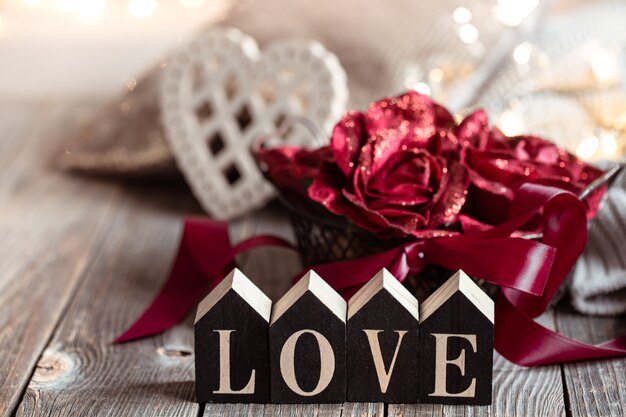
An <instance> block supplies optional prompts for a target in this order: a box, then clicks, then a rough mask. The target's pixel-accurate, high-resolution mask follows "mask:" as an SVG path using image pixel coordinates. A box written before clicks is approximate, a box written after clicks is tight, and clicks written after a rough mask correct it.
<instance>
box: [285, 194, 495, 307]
mask: <svg viewBox="0 0 626 417" xmlns="http://www.w3.org/2000/svg"><path fill="white" fill-rule="evenodd" d="M283 203H284V204H285V206H286V207H287V208H288V209H289V212H290V219H291V224H292V226H293V230H294V234H295V236H296V240H297V243H298V249H299V252H300V257H301V260H302V263H303V265H304V266H305V267H308V266H311V265H317V264H322V263H327V262H335V261H343V260H349V259H358V258H362V257H363V256H368V255H373V254H375V253H378V252H383V251H385V250H388V249H391V248H394V247H396V246H398V245H401V244H403V243H406V242H407V240H406V239H389V240H382V239H380V238H378V237H377V236H376V235H374V234H372V233H370V232H368V231H366V230H363V229H360V228H357V227H355V226H354V225H352V224H351V223H349V222H348V221H347V220H345V219H343V218H341V217H328V216H325V217H322V216H317V215H314V214H311V213H310V212H308V211H306V210H297V209H295V208H294V207H293V206H292V205H290V204H289V203H288V202H285V201H283ZM453 272H454V271H450V270H448V269H445V268H442V267H439V266H435V265H431V266H428V267H426V268H425V269H424V270H423V271H422V272H421V273H419V274H417V275H411V276H409V277H407V279H406V280H405V281H404V284H405V285H406V287H407V288H408V289H409V290H410V291H411V292H412V293H413V294H414V295H415V296H416V298H417V299H418V300H419V301H420V302H422V301H424V300H425V299H426V298H427V297H428V296H429V295H430V294H432V293H433V292H434V291H435V290H436V289H437V288H439V287H440V286H441V285H442V284H443V283H444V282H445V281H446V280H447V279H448V278H449V277H450V276H451V275H452V274H453ZM476 282H477V283H478V285H480V286H481V287H482V288H483V289H484V290H485V291H486V292H487V293H488V294H489V295H490V296H492V297H495V295H496V294H497V287H496V286H494V285H491V284H489V283H487V282H485V281H482V280H476Z"/></svg>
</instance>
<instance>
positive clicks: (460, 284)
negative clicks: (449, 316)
mask: <svg viewBox="0 0 626 417" xmlns="http://www.w3.org/2000/svg"><path fill="white" fill-rule="evenodd" d="M457 292H461V293H462V294H463V295H464V296H465V297H466V298H467V299H468V300H469V301H470V302H471V303H472V304H474V306H476V308H477V309H478V311H480V312H481V313H482V314H483V315H484V316H485V317H487V319H489V321H491V322H492V323H493V322H494V303H493V300H492V299H491V298H489V296H488V295H487V294H485V293H484V292H483V290H482V289H481V288H480V287H479V286H478V285H476V283H475V282H474V281H472V279H471V278H470V277H468V276H467V274H466V273H465V272H463V271H462V270H461V269H459V270H458V271H457V272H456V273H455V274H454V275H452V277H450V279H448V280H447V281H446V282H445V283H444V284H443V285H442V286H441V287H439V288H438V289H437V291H435V292H434V293H432V295H431V296H430V297H428V298H427V299H426V301H424V302H423V303H422V309H421V316H422V320H421V321H424V320H426V319H427V318H428V317H430V315H431V314H433V313H434V312H435V311H437V310H438V309H439V307H441V306H442V305H444V304H445V303H446V301H448V299H449V298H450V297H452V296H453V295H454V294H456V293H457Z"/></svg>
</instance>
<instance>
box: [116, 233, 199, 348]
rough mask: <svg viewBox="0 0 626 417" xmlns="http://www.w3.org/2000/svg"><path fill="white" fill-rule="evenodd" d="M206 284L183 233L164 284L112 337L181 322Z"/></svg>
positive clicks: (131, 335) (147, 333)
mask: <svg viewBox="0 0 626 417" xmlns="http://www.w3.org/2000/svg"><path fill="white" fill-rule="evenodd" d="M209 286H210V281H209V280H207V277H206V276H205V274H204V272H203V271H202V269H201V268H200V267H199V266H198V264H197V262H196V261H195V259H194V257H193V255H192V252H191V251H190V248H189V246H188V242H186V239H185V237H183V240H182V242H181V246H180V247H179V249H178V254H177V255H176V260H175V261H174V266H173V267H172V270H171V272H170V275H169V277H168V279H167V281H166V282H165V285H164V286H163V288H161V290H160V291H159V293H158V295H157V296H156V298H155V299H154V300H153V301H152V303H151V304H150V307H148V309H147V310H145V311H144V312H143V314H142V315H141V317H139V319H137V321H136V322H135V323H134V324H133V325H132V326H131V327H130V328H128V329H127V330H126V331H125V332H124V333H122V334H121V335H120V336H118V337H117V339H115V342H116V343H124V342H128V341H131V340H136V339H140V338H143V337H147V336H152V335H154V334H158V333H161V332H163V331H165V330H167V329H169V328H170V327H172V326H174V325H175V324H177V323H179V322H181V321H182V320H183V319H184V318H185V316H186V315H187V314H188V313H189V311H191V309H192V308H193V307H194V306H195V305H196V304H198V302H200V299H201V298H202V296H203V295H204V294H205V293H206V291H207V290H208V288H209Z"/></svg>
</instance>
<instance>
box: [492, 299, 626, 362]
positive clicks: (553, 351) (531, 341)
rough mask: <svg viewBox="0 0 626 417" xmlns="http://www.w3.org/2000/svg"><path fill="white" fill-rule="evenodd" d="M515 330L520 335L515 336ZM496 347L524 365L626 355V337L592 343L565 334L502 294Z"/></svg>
mask: <svg viewBox="0 0 626 417" xmlns="http://www.w3.org/2000/svg"><path fill="white" fill-rule="evenodd" d="M511 329H515V333H516V334H517V335H518V336H517V337H512V335H511ZM494 345H495V348H496V350H497V351H498V352H499V353H500V354H501V355H502V356H504V357H505V358H506V359H508V360H509V361H511V362H514V363H516V364H518V365H522V366H537V365H549V364H554V363H561V362H573V361H582V360H589V359H599V358H611V357H617V356H623V355H625V354H626V337H620V338H617V339H613V340H610V341H608V342H604V343H601V344H599V345H591V344H587V343H583V342H581V341H578V340H574V339H571V338H569V337H566V336H563V335H562V334H559V333H557V332H555V331H553V330H550V329H548V328H546V327H544V326H542V325H541V324H539V323H537V322H536V321H534V320H533V319H532V318H531V317H529V316H527V315H526V314H524V313H523V312H522V311H520V310H519V309H518V308H516V307H515V306H514V305H513V304H511V302H510V301H509V300H508V298H507V297H506V295H505V294H501V297H500V299H499V300H498V303H497V305H496V326H495V341H494Z"/></svg>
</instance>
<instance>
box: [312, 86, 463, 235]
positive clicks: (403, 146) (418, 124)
mask: <svg viewBox="0 0 626 417" xmlns="http://www.w3.org/2000/svg"><path fill="white" fill-rule="evenodd" d="M453 126H454V118H453V117H452V115H450V113H448V111H447V110H445V109H444V108H443V107H441V106H440V105H438V104H436V103H434V102H433V101H431V100H430V99H429V98H428V97H426V96H424V95H421V94H418V93H416V92H410V93H407V94H404V95H402V96H399V97H396V98H387V99H384V100H381V101H379V102H377V103H374V104H372V105H370V107H369V108H368V110H367V112H365V113H360V112H350V113H348V114H346V115H345V116H344V117H343V118H342V119H341V121H340V122H339V123H338V124H337V125H336V126H335V129H334V131H333V134H332V137H331V144H330V147H331V149H332V152H333V155H334V161H327V162H325V163H323V164H322V167H321V169H320V172H319V173H318V175H317V176H316V177H315V180H314V181H313V184H312V185H311V187H310V188H309V197H311V199H312V200H314V201H317V202H320V203H322V204H323V205H324V206H325V207H326V208H327V209H328V210H330V211H331V212H333V213H335V214H338V215H343V216H347V217H348V218H349V219H350V220H351V221H352V222H353V223H355V224H356V225H357V226H360V227H362V228H364V229H366V230H369V231H371V232H374V233H376V234H378V235H379V236H381V237H392V236H407V235H412V236H416V237H429V236H433V235H443V234H450V233H451V232H446V231H444V230H443V227H444V226H446V225H447V224H450V223H452V222H454V221H455V220H456V216H457V215H458V213H459V211H460V210H461V207H462V206H463V203H464V201H465V194H466V192H467V187H468V184H469V174H468V171H467V169H466V168H465V167H464V166H463V164H462V163H461V162H460V161H459V160H458V159H453V158H449V157H447V156H446V155H445V153H446V150H447V149H448V148H449V147H450V145H451V142H450V141H449V135H448V133H449V132H450V130H451V128H452V127H453Z"/></svg>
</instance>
